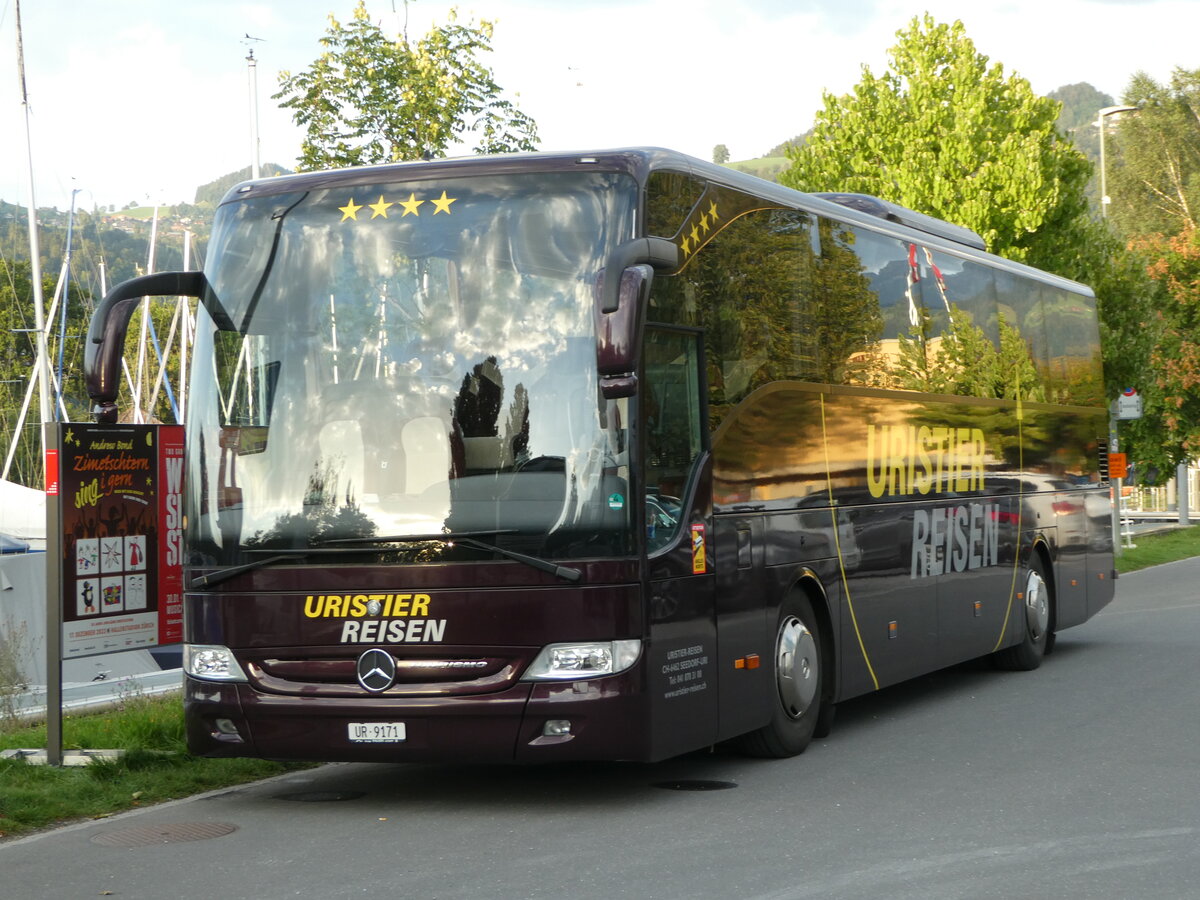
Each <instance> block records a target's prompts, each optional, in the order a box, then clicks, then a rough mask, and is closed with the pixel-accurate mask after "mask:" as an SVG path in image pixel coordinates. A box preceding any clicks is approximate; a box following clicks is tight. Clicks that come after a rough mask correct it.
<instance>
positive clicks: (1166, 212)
mask: <svg viewBox="0 0 1200 900" xmlns="http://www.w3.org/2000/svg"><path fill="white" fill-rule="evenodd" d="M1124 101H1125V103H1126V104H1128V105H1131V106H1134V105H1136V106H1139V107H1140V109H1139V111H1138V112H1137V113H1130V114H1128V115H1125V116H1123V117H1122V119H1121V124H1120V127H1119V128H1117V129H1116V130H1115V133H1114V134H1113V135H1112V139H1111V140H1110V143H1109V144H1108V147H1107V149H1108V151H1109V152H1110V160H1109V164H1108V173H1107V177H1108V188H1109V194H1110V196H1111V197H1112V198H1113V202H1112V204H1111V206H1110V207H1109V216H1110V217H1111V218H1112V220H1113V222H1114V223H1115V224H1116V225H1117V227H1118V228H1119V229H1120V230H1121V232H1122V233H1123V234H1126V235H1129V236H1141V235H1148V234H1155V233H1160V234H1164V235H1176V234H1181V233H1183V232H1185V231H1189V230H1193V229H1195V228H1196V227H1197V225H1198V224H1200V69H1192V70H1187V69H1183V68H1176V69H1175V71H1174V72H1173V73H1172V74H1171V80H1170V82H1169V83H1167V84H1165V85H1164V84H1159V83H1158V82H1156V81H1155V80H1154V79H1153V78H1151V77H1150V76H1149V75H1146V74H1145V73H1144V72H1139V73H1138V74H1136V75H1134V77H1133V80H1132V81H1131V82H1130V85H1129V89H1128V90H1127V91H1126V92H1125V97H1124Z"/></svg>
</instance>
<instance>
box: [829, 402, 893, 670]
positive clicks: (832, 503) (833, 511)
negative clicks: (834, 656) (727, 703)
mask: <svg viewBox="0 0 1200 900" xmlns="http://www.w3.org/2000/svg"><path fill="white" fill-rule="evenodd" d="M817 397H818V398H819V399H820V401H821V448H822V450H824V452H825V488H826V490H827V491H828V493H829V514H830V516H831V518H832V521H833V544H834V547H835V548H836V549H837V560H838V571H840V572H841V573H842V590H843V591H845V592H846V607H847V609H849V610H850V622H851V624H852V625H854V636H855V637H856V638H858V649H859V650H860V651H862V658H863V662H865V663H866V664H867V672H868V674H870V676H871V682H872V683H873V684H874V685H875V690H879V679H878V678H876V677H875V669H874V668H873V667H872V666H871V658H870V657H869V656H868V655H867V647H866V645H865V644H864V643H863V639H862V632H861V631H859V630H858V617H857V616H856V615H854V600H853V599H852V598H851V596H850V581H849V579H848V578H847V577H846V564H845V562H844V561H843V560H842V541H841V537H840V536H839V535H838V522H837V501H836V500H835V499H834V497H833V474H832V472H831V471H830V467H829V435H828V434H827V433H826V431H825V395H824V394H823V393H822V394H818V395H817Z"/></svg>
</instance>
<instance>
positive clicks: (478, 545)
mask: <svg viewBox="0 0 1200 900" xmlns="http://www.w3.org/2000/svg"><path fill="white" fill-rule="evenodd" d="M516 533H517V529H515V528H498V529H492V530H490V531H459V532H454V533H451V534H447V533H445V532H443V533H441V534H391V535H383V536H381V537H361V538H334V539H333V540H329V541H322V542H321V544H320V545H319V547H323V546H331V545H334V544H382V543H388V544H424V543H429V542H433V541H436V542H439V543H442V544H448V545H450V546H453V545H454V544H461V545H462V546H464V547H470V548H472V549H473V550H483V551H484V552H488V553H496V554H499V555H500V556H503V557H505V558H507V559H511V560H513V561H514V562H519V563H524V564H525V565H527V566H529V567H531V568H534V569H537V570H538V571H539V572H548V573H549V574H551V575H555V576H557V577H559V578H562V579H564V580H566V581H570V582H577V581H579V580H580V579H581V578H583V573H582V572H581V571H579V569H576V568H573V567H571V566H560V565H559V564H558V563H554V562H551V561H550V560H548V559H541V558H540V557H537V556H528V555H526V554H524V553H517V552H516V551H515V550H507V549H505V548H504V547H497V546H496V545H495V544H491V543H488V542H487V541H480V540H476V538H477V537H478V536H479V535H490V534H516ZM319 547H318V549H319Z"/></svg>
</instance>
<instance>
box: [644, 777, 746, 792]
mask: <svg viewBox="0 0 1200 900" xmlns="http://www.w3.org/2000/svg"><path fill="white" fill-rule="evenodd" d="M654 786H655V787H659V788H663V789H665V790H668V791H726V790H729V788H735V787H737V783H736V782H733V781H705V780H704V779H692V780H687V781H660V782H658V783H656V784H655V785H654Z"/></svg>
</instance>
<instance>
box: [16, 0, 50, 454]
mask: <svg viewBox="0 0 1200 900" xmlns="http://www.w3.org/2000/svg"><path fill="white" fill-rule="evenodd" d="M15 13H16V24H17V78H18V80H19V81H20V88H21V107H22V110H23V112H24V121H25V156H26V160H27V161H28V173H29V193H28V207H29V216H28V218H29V280H30V281H31V282H32V287H33V315H34V318H33V322H34V328H35V329H36V331H37V366H36V367H35V369H34V374H33V377H34V378H36V379H37V380H38V400H39V402H40V405H41V416H42V419H41V420H42V424H43V425H45V424H46V423H47V422H49V421H52V420H51V417H50V416H51V412H52V410H51V406H50V377H49V376H50V355H49V353H48V352H47V350H46V313H45V310H44V309H43V303H44V302H45V300H44V298H43V296H42V256H41V249H40V247H39V245H38V228H37V204H36V203H35V201H34V190H33V145H32V142H31V140H30V135H29V92H28V91H27V90H26V87H25V46H24V43H23V41H22V38H21V0H15ZM42 432H43V433H42V464H43V466H44V465H45V459H46V447H45V441H46V435H45V429H44V428H43V429H42ZM13 439H14V440H16V436H15V435H14V438H13Z"/></svg>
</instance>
